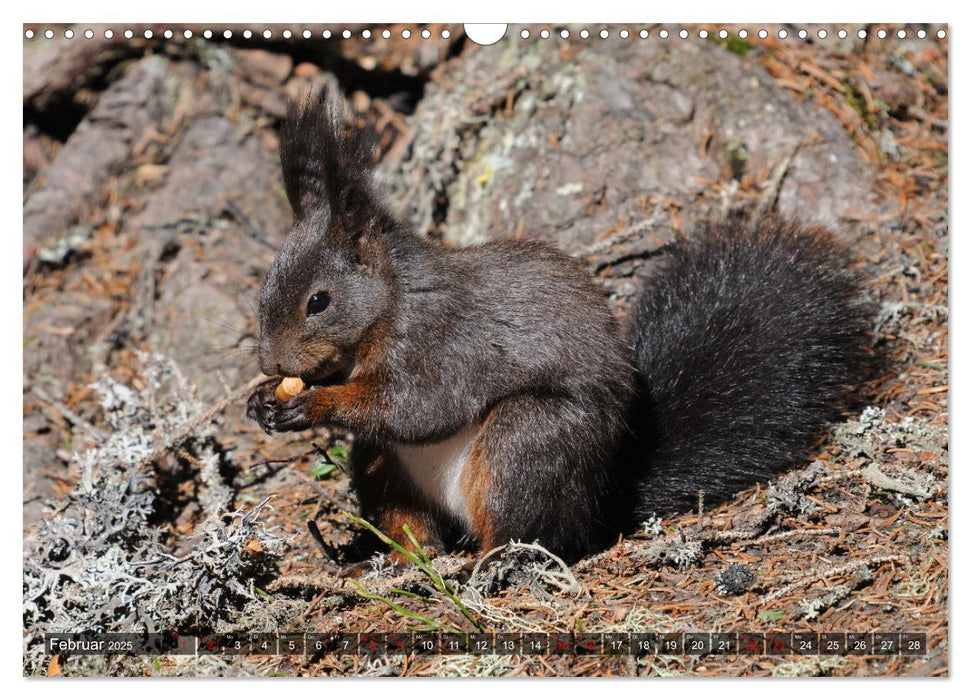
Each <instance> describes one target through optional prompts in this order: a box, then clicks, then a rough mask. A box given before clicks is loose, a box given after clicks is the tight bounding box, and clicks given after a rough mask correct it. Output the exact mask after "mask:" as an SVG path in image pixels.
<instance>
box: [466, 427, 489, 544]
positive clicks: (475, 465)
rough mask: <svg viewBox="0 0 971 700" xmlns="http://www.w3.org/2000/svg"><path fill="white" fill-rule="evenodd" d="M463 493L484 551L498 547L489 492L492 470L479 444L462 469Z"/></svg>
mask: <svg viewBox="0 0 971 700" xmlns="http://www.w3.org/2000/svg"><path fill="white" fill-rule="evenodd" d="M461 485H462V493H463V494H464V495H465V505H466V507H467V508H468V509H469V517H470V519H471V520H472V530H473V532H474V533H475V535H476V536H477V537H478V538H479V542H480V546H481V547H482V549H483V551H488V550H490V549H492V548H493V547H495V546H496V541H495V539H496V535H495V530H496V528H495V521H494V519H493V517H492V514H491V513H490V512H489V506H488V503H489V491H490V489H491V487H492V468H491V465H490V464H489V461H488V458H487V455H486V450H485V448H484V447H483V445H482V443H481V442H477V443H476V444H475V445H474V446H473V447H472V450H471V451H470V452H469V457H468V460H467V461H466V463H465V467H464V468H463V469H462V478H461Z"/></svg>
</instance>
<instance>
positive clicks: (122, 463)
mask: <svg viewBox="0 0 971 700" xmlns="http://www.w3.org/2000/svg"><path fill="white" fill-rule="evenodd" d="M142 360H143V375H144V376H143V382H142V385H143V387H144V388H143V389H141V390H135V389H133V388H132V387H128V386H125V385H122V384H119V383H118V382H115V381H114V380H112V379H110V378H107V377H106V378H103V379H101V380H100V381H98V382H97V383H96V384H95V385H94V388H95V389H96V390H97V391H98V393H99V394H100V396H101V405H102V408H103V410H104V419H105V422H106V423H107V424H108V426H110V428H111V433H110V435H109V436H108V437H107V438H105V439H104V441H103V442H102V443H101V444H99V445H97V446H96V447H95V448H94V449H91V450H88V451H86V452H84V453H83V454H80V455H75V460H76V462H77V463H78V464H79V466H80V468H81V478H80V480H79V482H78V484H77V486H76V487H75V489H74V490H73V491H72V492H71V493H70V494H68V496H67V497H66V499H65V500H64V501H63V502H61V503H56V504H50V506H49V515H48V517H46V518H45V519H44V520H43V521H42V522H40V523H38V526H37V529H36V532H35V533H34V534H33V535H32V536H30V537H28V538H27V540H26V541H25V546H24V579H23V618H24V631H25V634H24V642H23V644H24V655H23V663H24V671H25V673H27V674H36V673H42V672H43V669H44V668H45V665H44V648H43V636H44V634H45V633H53V632H62V633H63V632H96V633H112V632H161V631H163V630H177V631H180V632H185V633H188V632H192V631H207V630H208V631H222V630H223V629H225V628H227V627H229V626H232V624H233V623H234V622H235V621H236V620H237V619H240V618H243V617H244V616H245V619H246V620H247V622H248V623H249V625H248V626H249V628H251V629H252V628H255V627H259V626H261V616H260V614H259V611H260V610H261V609H264V608H266V607H267V602H266V600H265V599H264V598H262V597H260V596H259V595H257V593H256V592H254V590H253V580H254V578H256V577H259V576H260V575H262V574H264V573H266V572H267V571H268V570H270V569H271V568H272V566H273V563H274V561H275V559H276V557H277V556H278V555H279V554H280V553H281V550H282V545H283V543H284V540H283V538H282V537H280V536H278V535H276V534H274V533H273V532H271V531H269V530H267V529H266V528H265V527H264V525H263V524H262V523H261V522H260V516H261V514H262V513H263V512H264V511H266V510H267V509H268V508H270V507H271V506H270V503H269V501H270V498H271V497H268V498H267V499H265V500H264V501H263V502H261V503H260V504H258V505H257V506H256V507H254V508H251V509H249V510H232V511H229V510H228V509H229V508H230V507H231V506H230V504H231V500H232V498H231V496H232V494H231V491H230V489H229V487H228V486H227V485H226V484H225V483H223V482H222V480H221V478H220V477H219V472H218V468H216V465H217V461H218V455H217V454H216V452H215V449H216V448H215V447H214V445H215V444H216V443H215V440H214V439H213V435H212V433H211V431H212V427H211V426H209V425H202V426H200V427H199V428H198V429H197V430H196V431H195V432H194V435H193V438H192V440H193V444H194V450H195V457H196V459H198V460H199V462H200V464H201V470H200V472H199V474H198V478H199V480H200V481H201V482H202V483H200V489H199V491H200V494H201V495H202V496H203V497H202V498H201V500H202V501H203V507H204V508H206V509H207V511H206V514H205V518H204V520H203V522H202V523H201V524H200V525H198V526H197V527H196V528H195V531H194V533H193V534H192V535H191V536H189V537H188V538H182V537H179V536H178V535H174V534H173V533H171V532H169V531H168V530H166V529H163V527H161V526H160V525H157V524H155V523H154V522H153V518H154V517H155V515H156V506H157V493H156V480H155V475H156V473H155V469H154V464H153V463H152V462H151V461H150V460H149V457H150V456H151V455H153V454H155V450H156V447H157V445H158V444H159V443H160V441H163V440H164V439H165V436H171V435H173V434H179V432H180V431H182V430H183V429H184V427H185V426H186V425H189V424H191V423H192V421H194V420H195V416H196V415H198V414H199V413H200V412H201V406H200V405H199V404H198V402H197V401H196V400H195V399H194V398H193V397H192V395H191V391H190V389H189V388H188V387H187V385H186V383H185V381H184V379H183V378H182V376H181V374H180V373H179V372H178V370H177V368H175V367H174V366H173V365H172V364H171V363H169V362H168V361H167V360H165V359H164V358H161V357H159V356H153V357H143V358H142ZM163 390H165V393H164V395H163V394H162V392H163ZM177 548H178V549H177ZM262 617H265V618H266V619H265V620H263V625H265V626H266V627H267V628H268V629H271V628H272V625H273V624H274V620H273V619H272V618H271V617H270V616H269V614H266V615H263V616H262ZM84 661H85V663H86V664H90V663H94V661H92V659H91V658H87V659H85V660H84ZM102 663H105V664H107V663H108V660H106V659H104V658H102Z"/></svg>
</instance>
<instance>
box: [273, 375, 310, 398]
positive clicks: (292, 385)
mask: <svg viewBox="0 0 971 700" xmlns="http://www.w3.org/2000/svg"><path fill="white" fill-rule="evenodd" d="M301 391H303V380H302V379H301V378H300V377H284V378H283V381H282V382H280V385H279V386H277V388H276V391H275V392H274V393H275V394H276V400H277V401H280V402H283V401H289V400H290V399H292V398H293V397H294V396H296V395H297V394H299V393H300V392H301Z"/></svg>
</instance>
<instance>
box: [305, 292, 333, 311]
mask: <svg viewBox="0 0 971 700" xmlns="http://www.w3.org/2000/svg"><path fill="white" fill-rule="evenodd" d="M328 306H330V294H328V293H327V292H317V293H316V294H314V295H313V296H311V297H310V299H308V300H307V315H308V316H313V315H314V314H319V313H321V312H322V311H326V310H327V307H328Z"/></svg>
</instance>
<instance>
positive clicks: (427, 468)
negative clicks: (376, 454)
mask: <svg viewBox="0 0 971 700" xmlns="http://www.w3.org/2000/svg"><path fill="white" fill-rule="evenodd" d="M480 427H481V426H479V425H478V424H476V425H470V426H468V427H466V428H462V430H460V431H459V432H457V433H455V435H453V436H452V437H449V438H446V439H444V440H442V441H441V442H434V443H429V444H425V445H397V446H396V447H395V452H396V453H397V455H398V461H399V462H400V463H401V466H402V467H404V469H405V471H407V472H408V475H409V476H410V477H411V480H412V481H413V482H414V484H415V486H416V487H418V490H419V491H420V492H421V493H422V494H424V496H425V498H427V499H428V500H429V501H431V502H432V503H434V504H435V505H437V506H439V507H440V508H442V510H444V511H446V512H447V513H450V514H451V515H453V516H454V517H456V518H458V520H459V521H460V522H463V523H466V524H469V523H470V520H471V518H470V517H469V509H468V506H467V505H466V503H465V494H464V493H463V492H462V469H463V467H465V463H466V461H467V460H468V457H469V451H470V450H471V449H472V444H473V443H474V442H475V438H476V436H478V434H479V428H480Z"/></svg>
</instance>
